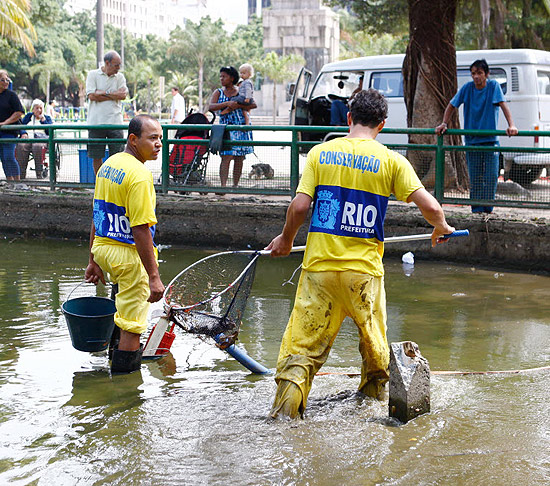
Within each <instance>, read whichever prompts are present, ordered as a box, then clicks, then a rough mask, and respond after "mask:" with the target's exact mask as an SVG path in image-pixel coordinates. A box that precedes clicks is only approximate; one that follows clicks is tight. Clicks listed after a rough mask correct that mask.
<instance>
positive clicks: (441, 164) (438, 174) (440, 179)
mask: <svg viewBox="0 0 550 486" xmlns="http://www.w3.org/2000/svg"><path fill="white" fill-rule="evenodd" d="M444 181H445V150H443V135H442V134H440V135H438V136H437V148H436V150H435V187H434V197H435V198H436V199H437V200H438V201H439V202H441V200H442V199H443V197H444V196H445V191H444V186H445V184H444Z"/></svg>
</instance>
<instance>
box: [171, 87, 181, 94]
mask: <svg viewBox="0 0 550 486" xmlns="http://www.w3.org/2000/svg"><path fill="white" fill-rule="evenodd" d="M172 89H173V90H174V91H177V92H178V93H179V90H180V89H179V88H178V87H177V86H172Z"/></svg>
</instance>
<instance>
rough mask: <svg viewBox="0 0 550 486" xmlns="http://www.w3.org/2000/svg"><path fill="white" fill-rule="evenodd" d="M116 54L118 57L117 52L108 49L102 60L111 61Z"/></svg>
mask: <svg viewBox="0 0 550 486" xmlns="http://www.w3.org/2000/svg"><path fill="white" fill-rule="evenodd" d="M117 56H118V57H120V56H119V55H118V52H116V51H109V52H107V53H106V54H105V55H104V56H103V60H104V61H105V62H111V61H112V60H113V59H114V58H115V57H117Z"/></svg>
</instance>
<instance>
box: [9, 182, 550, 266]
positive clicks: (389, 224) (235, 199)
mask: <svg viewBox="0 0 550 486" xmlns="http://www.w3.org/2000/svg"><path fill="white" fill-rule="evenodd" d="M92 197H93V196H92V192H91V191H90V190H74V191H58V192H51V191H49V190H37V189H33V190H25V191H21V190H14V189H9V188H7V187H2V188H0V208H1V209H0V232H1V234H2V236H3V237H5V238H7V237H23V238H37V237H38V238H58V239H72V240H86V241H87V240H88V238H89V231H90V224H91V214H92ZM289 201H290V198H288V197H264V196H242V195H228V196H226V197H219V196H215V195H213V194H212V195H210V194H209V195H206V196H194V195H176V194H167V195H164V194H159V195H158V196H157V217H158V220H159V224H158V226H157V235H156V236H155V242H156V244H157V245H173V246H177V247H182V248H202V249H213V250H222V249H231V250H239V249H247V248H253V249H261V248H263V247H264V246H265V245H267V244H268V243H269V241H270V240H271V239H272V238H273V237H274V236H276V235H277V234H279V232H280V231H281V229H282V226H283V223H284V219H285V214H286V209H287V207H288V204H289ZM444 209H445V214H446V216H447V219H448V221H449V223H450V224H451V225H453V226H455V227H456V228H457V229H468V230H470V236H469V237H467V238H459V239H456V240H452V241H450V242H449V243H447V244H444V245H438V246H437V247H436V248H431V247H430V244H429V242H427V241H418V242H405V243H392V244H387V245H386V246H385V255H386V256H401V255H402V254H403V253H405V252H407V251H411V252H413V253H414V255H415V258H417V259H421V260H422V259H424V260H444V261H449V262H456V263H462V264H475V265H478V266H484V267H488V268H507V269H514V270H521V271H526V272H535V273H550V217H549V216H550V211H548V210H533V209H518V208H495V211H494V213H493V214H491V215H479V214H476V215H473V214H472V213H471V211H470V207H469V206H468V207H459V206H444ZM307 227H308V224H304V225H303V227H302V228H301V230H300V232H299V234H298V237H297V239H296V244H297V245H303V244H305V238H306V235H307ZM429 232H430V226H429V225H428V224H427V223H426V222H425V221H424V219H423V218H422V216H421V214H420V211H419V210H418V209H417V208H416V207H415V206H414V205H408V204H404V203H400V202H390V205H389V208H388V212H387V215H386V220H385V236H386V237H388V236H401V235H406V234H418V233H429Z"/></svg>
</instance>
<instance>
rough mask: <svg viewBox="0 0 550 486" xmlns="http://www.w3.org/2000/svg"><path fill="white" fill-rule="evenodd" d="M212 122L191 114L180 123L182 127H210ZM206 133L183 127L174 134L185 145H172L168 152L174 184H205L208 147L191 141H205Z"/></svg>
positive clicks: (203, 116)
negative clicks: (183, 141)
mask: <svg viewBox="0 0 550 486" xmlns="http://www.w3.org/2000/svg"><path fill="white" fill-rule="evenodd" d="M212 122H213V120H212ZM212 122H210V121H208V118H206V116H205V115H204V114H202V113H191V114H189V115H187V117H186V118H185V120H183V121H182V122H181V123H182V124H183V125H210V124H211V123H212ZM208 132H209V129H206V130H204V131H203V130H189V129H185V128H183V127H182V128H180V129H179V130H178V131H177V132H176V138H178V139H180V140H185V141H186V143H183V144H174V147H173V148H172V151H171V152H170V165H169V173H170V178H171V179H172V180H173V182H174V183H175V184H177V185H187V184H198V185H205V184H206V166H207V164H208V155H209V152H208V145H199V144H194V143H192V141H193V140H207V139H208ZM187 141H189V142H187Z"/></svg>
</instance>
